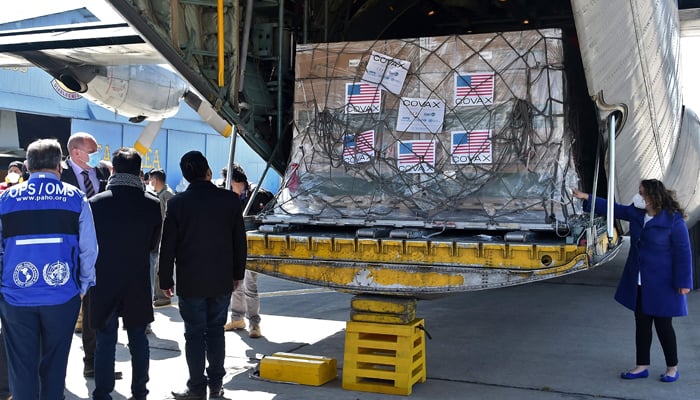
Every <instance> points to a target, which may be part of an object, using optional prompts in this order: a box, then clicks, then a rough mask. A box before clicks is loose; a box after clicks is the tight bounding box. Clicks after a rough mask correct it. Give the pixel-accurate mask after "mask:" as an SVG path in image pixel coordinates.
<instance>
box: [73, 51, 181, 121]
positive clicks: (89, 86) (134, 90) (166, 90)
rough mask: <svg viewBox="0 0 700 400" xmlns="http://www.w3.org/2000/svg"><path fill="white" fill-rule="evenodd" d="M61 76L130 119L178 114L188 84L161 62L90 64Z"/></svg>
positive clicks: (90, 96) (136, 119)
mask: <svg viewBox="0 0 700 400" xmlns="http://www.w3.org/2000/svg"><path fill="white" fill-rule="evenodd" d="M74 72H75V75H73V76H70V75H63V76H61V79H60V80H61V81H62V82H63V83H64V84H66V86H67V87H69V88H71V89H74V90H75V89H77V88H78V87H76V83H77V84H78V85H79V87H80V88H81V89H83V90H76V91H80V92H83V93H82V95H83V96H84V97H85V98H86V99H88V100H90V101H92V102H94V103H96V104H99V105H100V106H102V107H105V108H107V109H109V110H112V111H114V112H115V113H118V114H121V115H124V116H126V117H128V118H129V119H130V120H132V121H133V122H141V121H143V120H144V119H146V120H149V121H160V120H163V119H165V118H168V117H172V116H173V115H175V114H176V113H177V110H178V107H179V105H180V100H182V98H183V97H184V95H185V93H186V92H187V91H188V88H189V86H188V84H187V82H185V81H184V80H183V79H182V78H181V77H180V76H179V75H178V74H177V73H175V72H173V71H171V70H169V69H167V68H164V67H163V66H160V65H151V64H145V65H114V66H102V67H92V68H91V70H90V73H86V72H87V71H85V70H83V71H74Z"/></svg>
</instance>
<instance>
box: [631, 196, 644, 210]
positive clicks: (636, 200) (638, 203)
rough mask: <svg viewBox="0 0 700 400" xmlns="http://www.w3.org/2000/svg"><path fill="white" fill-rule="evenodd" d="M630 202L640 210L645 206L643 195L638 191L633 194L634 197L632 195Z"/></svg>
mask: <svg viewBox="0 0 700 400" xmlns="http://www.w3.org/2000/svg"><path fill="white" fill-rule="evenodd" d="M632 202H633V203H634V206H635V207H637V208H641V209H642V210H644V209H646V208H647V202H646V201H644V197H642V195H641V194H639V193H637V194H635V195H634V197H632Z"/></svg>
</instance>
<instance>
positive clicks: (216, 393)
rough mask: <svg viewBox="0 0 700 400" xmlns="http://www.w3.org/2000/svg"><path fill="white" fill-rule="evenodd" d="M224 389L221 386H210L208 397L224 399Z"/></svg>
mask: <svg viewBox="0 0 700 400" xmlns="http://www.w3.org/2000/svg"><path fill="white" fill-rule="evenodd" d="M224 398H225V397H224V389H223V388H218V389H214V388H210V389H209V399H210V400H211V399H224Z"/></svg>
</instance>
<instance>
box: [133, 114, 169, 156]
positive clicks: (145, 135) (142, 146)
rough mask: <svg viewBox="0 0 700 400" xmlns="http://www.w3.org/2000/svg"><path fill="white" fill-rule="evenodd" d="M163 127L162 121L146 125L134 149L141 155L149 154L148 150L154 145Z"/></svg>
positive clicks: (150, 122)
mask: <svg viewBox="0 0 700 400" xmlns="http://www.w3.org/2000/svg"><path fill="white" fill-rule="evenodd" d="M162 125H163V120H162V119H161V120H158V121H149V122H148V124H146V126H145V127H144V128H143V130H142V131H141V134H140V135H139V138H138V139H136V143H134V149H135V150H136V151H137V152H139V154H141V155H142V156H144V155H146V153H148V149H149V148H150V147H151V145H152V144H153V141H154V140H156V136H158V132H159V131H160V127H161V126H162Z"/></svg>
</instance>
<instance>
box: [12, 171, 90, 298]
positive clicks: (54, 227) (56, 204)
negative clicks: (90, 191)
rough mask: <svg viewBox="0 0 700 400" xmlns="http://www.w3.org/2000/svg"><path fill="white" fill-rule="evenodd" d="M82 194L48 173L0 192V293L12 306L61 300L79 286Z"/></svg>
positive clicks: (76, 290) (71, 296) (72, 293)
mask: <svg viewBox="0 0 700 400" xmlns="http://www.w3.org/2000/svg"><path fill="white" fill-rule="evenodd" d="M84 196H85V195H84V194H83V193H82V192H81V191H80V190H79V189H78V188H76V187H75V186H73V185H70V184H67V183H64V182H61V181H60V180H59V179H58V177H56V176H55V175H53V174H50V173H38V174H32V176H31V177H30V178H29V180H28V181H26V182H23V183H21V184H18V185H14V186H12V187H10V188H9V189H7V190H6V191H4V192H3V193H2V195H0V221H2V242H3V246H4V248H5V253H4V255H3V258H2V286H1V287H0V293H2V295H3V296H4V299H5V301H7V302H8V303H9V304H12V305H14V306H43V305H55V304H64V303H65V302H67V301H68V300H70V299H71V298H73V297H75V295H77V294H78V293H79V292H80V285H79V261H78V260H79V257H78V255H79V254H80V251H79V246H78V232H79V223H78V221H79V218H80V211H81V209H82V203H83V201H84Z"/></svg>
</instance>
